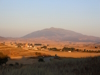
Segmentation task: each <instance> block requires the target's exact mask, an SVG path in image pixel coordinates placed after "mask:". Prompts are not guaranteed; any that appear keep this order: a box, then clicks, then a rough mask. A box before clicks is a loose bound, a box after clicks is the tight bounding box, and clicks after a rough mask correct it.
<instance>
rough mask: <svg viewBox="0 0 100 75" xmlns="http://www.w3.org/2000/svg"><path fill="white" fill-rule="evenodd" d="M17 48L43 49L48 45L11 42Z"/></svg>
mask: <svg viewBox="0 0 100 75" xmlns="http://www.w3.org/2000/svg"><path fill="white" fill-rule="evenodd" d="M10 44H11V45H12V46H14V47H16V48H23V49H28V50H29V49H30V50H43V49H46V48H47V45H43V44H32V43H10Z"/></svg>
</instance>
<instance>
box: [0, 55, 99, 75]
mask: <svg viewBox="0 0 100 75" xmlns="http://www.w3.org/2000/svg"><path fill="white" fill-rule="evenodd" d="M99 70H100V57H93V58H92V57H90V58H62V59H60V60H54V61H53V60H51V62H48V63H46V62H41V63H35V64H33V65H24V66H23V67H21V68H20V69H17V68H15V67H10V68H7V67H6V68H4V69H3V70H1V74H0V75H100V71H99Z"/></svg>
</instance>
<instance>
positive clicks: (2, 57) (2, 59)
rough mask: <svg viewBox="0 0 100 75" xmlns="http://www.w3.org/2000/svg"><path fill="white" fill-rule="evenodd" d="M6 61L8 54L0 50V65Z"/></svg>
mask: <svg viewBox="0 0 100 75" xmlns="http://www.w3.org/2000/svg"><path fill="white" fill-rule="evenodd" d="M7 61H8V56H6V55H4V54H3V53H1V52H0V65H2V64H6V62H7Z"/></svg>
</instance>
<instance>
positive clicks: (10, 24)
mask: <svg viewBox="0 0 100 75" xmlns="http://www.w3.org/2000/svg"><path fill="white" fill-rule="evenodd" d="M50 27H55V28H63V29H66V30H72V31H75V32H78V33H82V34H86V35H92V36H98V37H100V0H0V36H3V37H22V36H24V35H26V34H28V33H31V32H34V31H37V30H41V29H45V28H50Z"/></svg>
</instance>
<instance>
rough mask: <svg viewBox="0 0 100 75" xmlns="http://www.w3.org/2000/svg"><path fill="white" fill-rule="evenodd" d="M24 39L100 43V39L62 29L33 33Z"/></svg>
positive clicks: (49, 29) (48, 29)
mask: <svg viewBox="0 0 100 75" xmlns="http://www.w3.org/2000/svg"><path fill="white" fill-rule="evenodd" d="M22 38H31V39H34V38H45V39H49V40H58V41H80V42H83V41H84V42H98V41H100V38H99V37H94V36H87V35H83V34H81V33H77V32H74V31H71V30H65V29H61V28H53V27H52V28H47V29H43V30H39V31H35V32H32V33H30V34H27V35H25V36H23V37H22Z"/></svg>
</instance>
